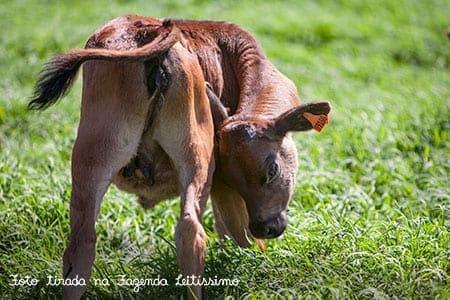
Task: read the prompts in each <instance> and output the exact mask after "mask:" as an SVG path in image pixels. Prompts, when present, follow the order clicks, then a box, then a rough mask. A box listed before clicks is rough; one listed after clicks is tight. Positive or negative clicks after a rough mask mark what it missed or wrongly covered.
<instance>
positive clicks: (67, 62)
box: [30, 16, 330, 299]
mask: <svg viewBox="0 0 450 300" xmlns="http://www.w3.org/2000/svg"><path fill="white" fill-rule="evenodd" d="M86 47H87V49H84V50H73V51H70V52H68V53H66V54H62V55H60V56H57V57H55V58H54V59H53V60H52V61H51V62H50V63H49V64H48V65H47V68H46V69H45V70H44V72H43V74H42V76H41V78H40V80H39V81H38V83H37V86H36V95H35V96H36V97H35V99H34V100H32V101H31V103H30V108H37V109H40V108H46V107H48V106H49V105H51V104H53V103H55V102H56V101H57V100H58V98H60V97H61V96H62V95H63V94H64V93H65V92H66V91H67V90H68V89H69V88H70V85H71V84H72V82H73V80H74V77H75V74H76V71H77V69H78V68H79V67H80V66H81V64H82V63H84V70H83V96H82V108H81V120H80V125H79V129H78V136H77V139H76V142H75V145H74V149H73V157H72V184H73V188H72V196H71V205H70V212H71V216H70V217H71V232H70V239H69V244H68V247H67V249H66V252H65V254H64V276H65V277H66V278H73V277H75V276H77V275H78V276H79V277H83V278H85V279H89V277H90V273H91V268H92V264H93V261H94V256H95V239H96V237H95V230H94V224H95V219H96V215H97V213H98V210H99V207H100V203H101V200H102V198H103V195H104V194H105V192H106V190H107V188H108V186H109V184H110V183H114V184H116V185H117V186H118V187H119V188H121V189H123V190H125V191H128V192H131V193H134V194H136V195H138V196H139V201H140V203H141V204H142V205H143V206H144V207H146V208H149V207H152V206H153V205H155V204H156V203H158V202H159V201H161V200H164V199H167V198H171V197H174V196H177V195H181V215H180V221H179V223H178V226H177V232H176V246H177V259H178V263H179V266H180V268H181V270H182V272H183V274H184V275H197V276H199V275H201V274H202V273H203V268H204V256H205V239H206V236H205V232H204V230H203V227H202V220H201V216H202V212H203V208H204V206H205V204H206V200H207V198H208V195H209V194H210V192H211V196H212V200H213V208H214V214H215V219H216V228H217V230H218V233H219V234H220V235H221V236H223V235H229V236H231V237H232V238H233V239H234V240H235V241H236V242H237V243H238V244H239V245H241V246H249V245H250V238H251V237H252V235H253V236H256V237H258V238H274V237H276V236H278V235H280V234H281V233H282V232H283V231H284V229H285V227H286V208H287V205H288V203H289V200H290V198H291V195H292V191H293V188H294V185H295V173H296V170H297V154H296V150H295V145H294V143H293V141H292V139H291V137H290V134H289V132H290V131H304V130H310V129H311V128H312V126H311V124H310V123H309V122H308V121H307V120H306V119H305V118H304V117H303V113H305V112H309V113H312V114H316V115H320V114H328V113H329V111H330V106H329V104H328V103H327V102H321V103H314V104H308V105H303V106H300V104H299V98H298V96H297V90H296V88H295V86H294V85H293V83H292V82H291V81H290V80H289V79H287V78H286V77H285V76H284V75H282V74H281V73H280V72H279V71H278V70H277V69H276V68H275V67H274V66H273V65H272V64H271V63H270V62H269V60H268V59H267V58H266V57H265V55H264V53H263V51H262V49H261V48H260V46H259V45H258V43H257V42H256V41H255V39H254V38H253V37H252V36H251V35H250V34H249V33H247V32H246V31H244V30H242V29H240V28H239V27H237V26H236V25H233V24H229V23H224V22H211V21H182V20H170V21H162V20H159V19H154V18H147V17H137V16H124V17H120V18H117V19H115V20H112V21H110V22H109V23H107V24H106V25H105V26H103V27H102V28H100V29H99V30H98V31H97V32H95V33H94V34H93V35H92V36H91V37H90V39H89V40H88V42H87V45H86ZM205 84H206V85H207V87H206V88H205ZM213 119H214V123H213ZM214 131H216V134H214ZM214 139H215V140H216V143H215V147H214ZM215 165H216V166H217V167H216V168H215V167H214V166H215ZM214 170H215V171H214ZM257 243H258V245H259V246H260V247H261V248H263V247H264V245H263V243H262V241H260V240H257ZM84 290H85V287H65V288H64V297H66V298H73V299H76V298H79V297H80V296H81V295H82V293H83V292H84ZM193 291H194V293H195V295H196V296H197V297H200V296H201V288H200V287H193Z"/></svg>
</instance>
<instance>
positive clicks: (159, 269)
mask: <svg viewBox="0 0 450 300" xmlns="http://www.w3.org/2000/svg"><path fill="white" fill-rule="evenodd" d="M167 2H170V3H166V1H114V2H112V1H106V0H99V1H95V2H92V1H50V0H49V1H19V0H17V1H7V2H4V3H2V4H1V7H0V26H1V28H2V33H1V35H0V298H4V299H10V298H13V299H23V298H42V299H48V298H59V296H60V294H61V290H60V288H59V287H51V286H47V285H46V278H47V276H48V275H52V276H59V275H60V274H61V256H62V253H63V250H64V248H65V245H66V242H67V237H68V221H69V218H68V203H69V197H70V172H69V169H70V156H71V146H72V144H73V142H74V137H75V134H76V127H77V123H78V118H79V107H80V101H79V99H80V89H81V87H80V84H79V83H77V84H76V85H75V87H74V88H73V90H72V92H71V93H70V94H69V95H68V96H67V97H66V98H65V99H64V100H63V101H62V102H61V103H59V105H57V106H55V107H52V108H50V109H49V110H47V111H45V112H43V113H33V112H27V111H26V109H25V106H26V104H27V100H28V99H29V98H30V96H31V94H32V87H33V83H34V81H35V80H36V78H37V76H38V73H39V70H40V69H41V68H42V66H43V64H44V63H45V61H47V60H48V59H49V58H50V57H51V56H52V55H53V54H55V53H59V52H62V51H65V50H68V49H69V48H73V47H78V48H80V47H83V45H84V43H85V41H86V39H87V37H88V36H89V35H90V34H91V33H92V32H93V31H94V30H96V29H97V28H98V27H99V26H101V25H102V24H103V23H105V22H106V21H107V20H109V19H112V18H114V17H116V16H118V15H122V14H124V13H135V14H141V15H153V16H159V17H166V16H170V17H178V18H197V19H205V18H209V19H218V20H228V21H231V22H235V23H237V24H239V25H241V26H242V27H244V28H246V29H248V30H249V31H251V32H252V33H253V34H254V35H255V36H256V37H257V39H258V40H259V41H260V42H261V44H262V46H263V48H264V49H265V50H266V53H267V55H268V56H269V57H270V59H271V60H272V61H273V62H274V64H275V65H276V66H277V67H278V68H279V69H280V70H281V71H282V72H284V73H285V74H286V75H287V76H288V77H290V78H291V79H292V80H293V81H294V82H295V83H296V85H297V87H298V89H299V93H300V96H301V97H302V99H303V101H305V102H307V101H313V100H317V99H330V100H331V102H332V104H333V108H334V110H333V112H332V114H331V122H330V125H329V126H328V127H327V128H326V129H325V130H324V131H323V132H322V133H321V134H320V135H318V134H296V135H295V139H296V141H297V145H298V150H299V160H300V166H299V172H298V174H299V175H298V182H297V187H296V191H295V197H294V199H293V201H292V203H291V205H290V211H289V222H290V223H289V226H288V229H287V231H286V233H285V234H284V235H283V236H282V237H281V238H279V239H277V240H273V241H269V242H267V246H268V247H267V252H265V253H261V252H259V251H258V250H257V249H256V248H252V249H240V248H237V247H236V246H235V245H234V244H233V243H232V242H231V241H227V242H225V243H220V241H219V240H218V238H217V235H216V234H215V233H214V230H213V228H214V226H213V222H214V221H213V216H212V211H211V209H210V207H208V209H207V211H206V212H205V218H204V219H205V221H204V223H205V227H206V230H207V233H208V237H209V238H208V253H207V258H206V274H205V276H206V277H209V278H214V277H215V276H217V278H231V279H233V278H235V279H238V280H239V284H238V285H237V286H219V287H205V288H204V294H205V298H206V299H211V298H226V297H230V296H231V297H232V298H244V299H262V298H273V299H276V298H298V297H303V298H348V299H361V298H362V299H372V298H376V299H389V298H393V299H404V298H424V299H430V298H432V299H435V298H438V299H448V298H449V297H450V282H449V258H450V247H449V240H450V236H449V226H450V219H449V217H450V185H449V178H448V177H449V171H450V170H449V169H450V158H449V153H450V147H449V141H448V136H449V129H450V120H449V116H450V113H449V108H450V41H449V40H448V38H447V37H446V35H445V31H446V28H447V27H448V26H450V23H449V21H450V20H449V19H448V12H449V11H450V3H449V2H448V1H444V0H442V1H419V0H417V1H406V0H404V1H391V0H380V1H360V0H341V1H325V0H322V1H302V2H300V1H284V2H270V1H256V2H255V0H251V1H250V0H243V1H232V0H228V1H220V2H217V3H210V2H208V1H200V0H197V1H189V0H174V1H167ZM94 3H95V4H94ZM178 213H179V204H178V200H177V199H175V200H171V201H167V202H165V203H161V204H159V205H158V206H157V207H155V208H154V209H152V210H150V211H143V210H142V209H141V208H140V207H139V206H138V204H137V201H135V199H134V198H133V196H131V195H128V194H125V193H122V192H119V191H118V190H117V189H115V188H111V189H110V190H109V192H108V194H107V195H106V197H105V199H104V202H103V206H102V210H101V214H100V216H99V221H98V225H97V232H98V251H97V258H96V262H95V267H94V272H93V278H96V279H99V280H105V279H107V280H108V281H109V282H110V283H111V285H110V286H102V285H100V284H97V285H94V284H91V285H90V286H89V287H88V290H87V296H88V298H90V299H93V298H125V299H128V298H155V299H156V298H159V299H164V298H179V297H181V296H183V295H184V294H185V293H186V290H185V289H184V288H180V287H176V286H175V285H174V283H175V279H176V277H177V276H178V273H179V271H178V269H177V265H176V259H175V251H174V227H175V224H176V221H177V216H178ZM14 274H17V275H18V276H19V277H25V276H30V277H32V278H36V279H39V280H40V281H39V283H38V284H37V285H36V286H28V285H21V286H14V287H13V286H10V284H11V282H12V277H11V275H14ZM120 275H124V276H126V277H127V278H135V279H136V278H137V279H139V278H157V277H158V276H159V277H160V278H166V279H167V280H168V284H169V286H154V287H143V288H142V289H141V290H140V291H139V292H135V291H133V288H132V287H127V286H118V284H117V282H116V279H117V278H118V276H120Z"/></svg>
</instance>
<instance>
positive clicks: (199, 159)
mask: <svg viewBox="0 0 450 300" xmlns="http://www.w3.org/2000/svg"><path fill="white" fill-rule="evenodd" d="M168 58H169V59H168V60H167V61H165V66H166V68H167V69H168V70H169V73H170V74H171V84H170V86H169V89H168V90H167V92H166V94H165V102H164V105H163V106H162V108H161V110H160V112H159V114H158V117H157V118H156V120H155V123H154V124H155V126H156V129H155V139H156V140H157V141H158V143H159V144H160V145H161V147H162V148H163V149H164V151H165V152H166V153H167V154H168V156H169V157H170V159H171V160H172V163H173V166H174V168H175V170H176V171H177V174H178V178H179V184H180V191H181V212H180V220H179V222H178V226H177V229H176V248H177V260H178V265H179V267H180V269H181V272H182V274H183V275H184V276H192V275H194V276H201V275H202V274H203V270H204V260H205V251H206V241H205V240H206V234H205V231H204V229H203V226H202V213H203V209H204V206H205V204H206V201H207V199H208V194H209V191H210V188H211V183H212V174H213V171H214V158H213V147H214V141H213V136H214V130H213V121H212V117H211V111H210V109H209V102H208V99H207V96H206V92H205V87H204V78H203V74H202V71H201V68H200V65H199V63H198V60H197V58H196V57H195V56H194V55H193V54H190V53H189V52H188V51H187V50H186V49H184V48H182V47H181V46H180V45H179V44H176V45H175V46H174V47H173V48H172V49H171V51H170V52H169V54H168ZM191 291H192V292H193V294H194V295H195V297H196V298H200V297H201V286H198V285H197V286H192V287H191ZM189 295H190V296H192V295H191V294H189Z"/></svg>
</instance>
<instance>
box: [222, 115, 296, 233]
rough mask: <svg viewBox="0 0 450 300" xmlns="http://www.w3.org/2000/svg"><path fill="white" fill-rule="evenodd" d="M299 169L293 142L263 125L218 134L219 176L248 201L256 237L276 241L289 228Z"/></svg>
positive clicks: (226, 129)
mask: <svg viewBox="0 0 450 300" xmlns="http://www.w3.org/2000/svg"><path fill="white" fill-rule="evenodd" d="M264 125H267V124H264ZM297 166H298V164H297V151H296V149H295V146H294V143H293V142H292V140H291V139H290V138H286V137H283V136H277V135H274V134H273V129H271V128H270V127H266V126H261V123H247V122H244V123H242V122H238V123H237V124H233V123H231V124H229V125H228V126H225V127H224V128H223V129H222V130H221V131H220V133H219V172H220V175H221V176H222V178H223V179H224V181H225V182H226V183H227V184H228V185H230V186H231V187H233V188H234V189H236V190H237V191H238V192H239V194H240V195H241V196H242V197H243V199H244V200H245V203H246V206H247V212H248V215H249V219H250V223H249V228H250V231H251V233H252V235H253V236H255V237H257V238H275V237H277V236H279V235H280V234H282V233H283V231H284V229H285V228H286V223H287V221H286V209H287V206H288V203H289V200H290V198H291V196H292V192H293V190H294V186H295V178H296V171H297Z"/></svg>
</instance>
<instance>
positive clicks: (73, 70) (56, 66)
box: [28, 54, 82, 110]
mask: <svg viewBox="0 0 450 300" xmlns="http://www.w3.org/2000/svg"><path fill="white" fill-rule="evenodd" d="M81 64H82V61H81V60H80V59H77V57H76V56H73V55H71V54H63V55H59V56H56V57H55V58H53V59H52V60H51V61H50V62H49V63H47V64H46V65H45V68H44V69H43V70H42V72H41V74H40V76H39V79H38V81H37V82H36V85H35V88H34V95H33V99H32V100H31V101H30V103H28V109H30V110H44V109H46V108H48V107H49V106H51V105H53V104H55V103H56V102H57V101H58V100H59V99H60V98H61V97H62V96H64V95H65V94H66V93H67V92H68V90H69V88H70V87H71V86H72V84H73V82H74V81H75V78H76V75H77V72H78V69H79V68H80V66H81Z"/></svg>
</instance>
